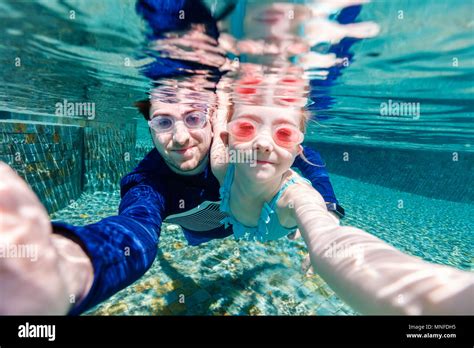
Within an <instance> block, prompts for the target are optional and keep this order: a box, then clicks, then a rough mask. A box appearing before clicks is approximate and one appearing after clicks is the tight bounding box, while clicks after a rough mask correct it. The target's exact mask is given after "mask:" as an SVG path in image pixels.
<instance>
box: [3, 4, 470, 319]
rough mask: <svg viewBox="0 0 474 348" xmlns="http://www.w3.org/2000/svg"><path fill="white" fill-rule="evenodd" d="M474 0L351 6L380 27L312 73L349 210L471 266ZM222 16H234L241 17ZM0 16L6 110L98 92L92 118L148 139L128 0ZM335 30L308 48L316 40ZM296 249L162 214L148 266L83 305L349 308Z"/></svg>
mask: <svg viewBox="0 0 474 348" xmlns="http://www.w3.org/2000/svg"><path fill="white" fill-rule="evenodd" d="M217 6H222V5H221V3H218V4H217ZM473 6H474V5H473V3H472V2H471V1H467V0H466V1H463V0H456V1H452V2H449V3H444V2H442V1H438V0H432V1H424V2H413V1H412V2H409V1H374V2H372V3H370V4H367V5H364V6H363V8H362V11H361V13H360V15H359V16H358V20H360V21H374V22H376V23H377V24H378V25H379V27H380V33H379V34H378V35H377V36H376V37H373V38H370V39H365V40H361V41H358V42H356V43H355V44H354V45H353V46H351V48H350V50H349V52H350V54H351V55H352V56H353V58H352V60H351V62H350V64H349V66H347V67H346V68H345V69H344V70H343V72H342V74H341V75H340V76H338V78H337V79H336V80H335V81H334V82H333V83H331V84H325V83H323V82H321V83H317V82H318V80H317V79H316V77H314V76H313V77H312V78H313V82H312V92H311V95H312V96H313V99H314V100H315V101H316V102H317V101H319V100H320V99H324V98H322V96H323V97H327V98H329V102H327V103H326V102H325V103H320V104H319V106H318V109H317V112H315V115H314V116H315V119H316V120H317V121H318V123H317V124H316V123H314V124H312V125H311V126H310V128H309V130H308V133H307V137H306V139H307V142H308V143H309V144H311V146H314V147H315V148H316V149H318V150H319V151H321V153H322V155H323V157H324V158H325V160H326V162H327V163H328V169H329V171H330V173H331V180H332V183H333V186H334V188H335V191H336V194H337V197H338V199H339V201H340V202H341V203H342V205H343V206H344V208H345V209H346V212H347V217H346V218H345V219H344V221H343V223H344V224H348V225H354V226H357V227H360V228H362V229H364V230H366V231H367V232H370V233H373V234H374V235H376V236H378V237H380V238H382V239H383V240H385V241H387V242H388V243H390V244H392V245H394V246H395V247H397V248H399V249H401V250H403V251H405V252H407V253H409V254H412V255H415V256H418V257H421V258H423V259H425V260H427V261H431V262H435V263H440V264H447V265H451V266H454V267H457V268H460V269H465V270H472V269H473V256H474V253H473V252H472V245H474V243H473V242H474V237H473V226H474V223H473V216H474V205H473V202H474V192H473V190H472V188H471V187H470V186H472V184H470V183H472V182H473V175H472V173H473V172H474V171H473V169H474V168H473V167H474V160H473V159H474V155H473V152H474V151H473V147H472V140H473V135H474V134H473V127H472V114H473V111H474V106H473V100H472V96H473V92H474V89H473V83H472V82H473V80H474V35H473V34H474V17H473V15H472V13H474V11H473V10H474V9H473ZM71 11H74V14H75V16H74V19H71ZM400 11H403V13H402V14H401V13H400ZM242 19H243V18H240V20H242ZM231 20H232V21H234V22H232V25H233V26H235V23H236V21H237V24H238V20H239V18H237V19H234V18H233V17H232V19H231ZM0 21H1V22H2V24H1V25H0V37H1V40H0V62H1V64H2V67H3V68H2V73H1V75H2V84H1V86H0V118H6V119H13V120H22V121H26V122H32V121H34V122H40V123H41V122H49V123H55V124H70V123H71V122H76V121H77V122H83V120H72V119H70V118H65V117H59V116H56V115H55V105H56V103H57V102H58V101H62V100H63V99H68V100H71V101H94V102H95V103H96V110H95V112H96V114H97V119H96V120H97V122H99V123H102V122H103V123H107V122H110V123H113V122H124V123H132V124H133V125H134V127H135V128H136V140H135V144H136V146H135V153H134V159H136V160H139V159H141V158H143V155H144V154H145V153H146V151H147V150H149V149H150V148H151V141H150V138H149V134H148V130H147V128H146V124H145V122H144V121H143V120H142V118H141V116H138V115H137V113H136V111H135V108H134V107H133V102H134V101H136V100H140V99H143V97H144V93H145V92H146V91H147V89H148V86H149V82H148V81H147V79H145V78H144V77H143V76H141V75H140V74H139V73H138V71H137V67H139V66H142V65H144V64H145V63H147V62H148V61H149V57H147V56H146V55H144V54H142V52H143V47H144V44H145V39H144V33H145V31H146V26H145V24H144V23H143V21H142V20H141V19H140V18H139V17H138V16H137V15H136V13H135V11H134V2H133V1H112V0H109V1H101V2H94V5H91V2H90V1H86V0H84V1H48V0H44V1H37V2H31V1H21V2H15V1H0ZM243 34H244V35H245V33H243ZM247 34H248V33H247ZM329 46H330V45H327V44H326V45H325V44H324V43H322V44H319V45H318V46H316V47H314V48H313V49H314V51H316V52H319V53H325V52H328V50H329ZM137 52H140V54H137ZM16 58H20V62H21V64H20V65H19V66H16V65H15V62H16V61H15V59H16ZM316 70H317V71H319V70H324V69H316ZM323 81H324V80H323ZM318 98H319V99H318ZM389 100H391V101H392V102H405V103H408V102H412V103H419V107H420V109H419V110H420V112H419V114H418V115H409V116H400V117H398V116H396V115H395V116H394V115H389V116H387V115H381V107H382V104H383V103H389ZM7 145H8V144H5V143H2V144H1V146H2V147H1V149H2V151H4V149H5V148H6V146H7ZM346 153H347V156H348V160H347V161H346V160H345V159H344V158H345V157H347V156H346ZM2 154H3V153H2ZM102 170H103V171H111V170H112V169H110V168H109V167H107V166H105V167H103V169H102ZM118 204H119V194H118V190H117V189H116V188H111V189H110V190H107V191H96V190H94V189H89V190H85V192H83V193H82V195H81V196H80V197H79V198H77V199H75V200H74V202H73V204H71V205H69V206H67V207H65V208H63V209H61V210H58V211H56V212H54V213H51V217H52V218H53V219H59V220H63V221H67V222H70V223H74V224H78V225H81V224H88V223H92V222H95V221H98V220H100V219H101V218H102V217H106V216H110V215H113V214H115V213H116V212H117V207H118ZM304 257H305V248H304V244H303V241H301V240H297V241H290V240H286V239H283V240H280V241H277V242H271V243H268V245H262V244H254V243H246V242H239V243H237V242H235V241H234V240H232V239H231V238H228V239H225V240H216V241H212V242H209V243H207V244H204V245H202V246H199V247H188V246H187V245H186V242H185V240H184V237H183V236H182V234H181V233H180V228H179V227H178V226H175V225H166V226H165V227H164V231H163V233H162V235H161V241H160V252H159V256H158V257H157V259H156V261H155V263H154V265H153V266H152V268H151V269H150V270H149V271H148V272H147V273H146V275H145V276H144V277H143V278H142V279H140V280H138V281H137V282H135V283H134V284H133V285H131V286H130V287H128V288H126V289H124V290H122V291H120V292H119V293H117V294H116V295H114V296H113V297H112V298H110V299H109V300H107V301H105V302H104V303H102V304H100V305H98V306H97V307H96V308H94V309H92V310H90V311H88V312H87V313H86V314H89V315H121V314H132V315H135V314H165V315H166V314H168V315H169V314H187V315H196V314H216V315H247V314H250V315H274V314H281V315H346V314H349V315H353V314H356V313H355V312H354V311H353V310H352V309H351V308H349V307H348V306H347V305H346V304H344V303H343V302H342V301H341V300H340V299H338V297H337V296H336V295H335V294H334V292H333V291H332V290H331V289H330V288H329V287H328V286H327V285H326V284H325V283H324V281H323V280H322V279H321V278H320V277H319V276H318V275H317V274H315V275H306V274H305V273H304V272H303V271H302V270H301V263H302V261H303V259H304ZM316 272H317V270H316ZM181 295H184V296H185V298H186V301H185V303H184V304H183V303H181V302H180V296H181Z"/></svg>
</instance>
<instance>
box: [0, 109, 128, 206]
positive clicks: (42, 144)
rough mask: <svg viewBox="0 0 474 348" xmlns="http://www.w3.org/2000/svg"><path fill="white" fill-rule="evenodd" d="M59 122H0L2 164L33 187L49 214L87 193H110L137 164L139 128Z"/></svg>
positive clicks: (122, 125)
mask: <svg viewBox="0 0 474 348" xmlns="http://www.w3.org/2000/svg"><path fill="white" fill-rule="evenodd" d="M74 123H76V124H55V123H48V122H37V121H31V120H25V119H15V115H10V118H7V117H5V113H4V114H3V117H2V119H0V160H1V161H4V162H6V163H7V164H9V165H10V166H11V167H12V168H13V169H15V170H16V172H17V173H18V174H19V175H20V176H21V177H23V178H24V179H25V180H26V182H27V183H28V184H29V185H30V186H31V187H32V189H33V191H35V193H36V194H37V195H38V197H39V198H40V200H41V201H42V202H43V204H44V205H45V207H46V209H47V210H48V212H49V213H52V212H54V211H57V210H59V209H61V208H63V207H65V206H67V205H69V204H73V203H74V201H75V200H76V199H77V198H78V197H79V196H80V194H81V193H82V192H83V191H91V192H95V191H110V190H113V189H116V188H118V186H119V183H120V179H121V178H122V177H123V175H124V174H126V173H127V172H129V171H130V170H131V169H132V168H133V167H134V165H135V164H136V161H135V141H136V124H135V122H131V123H124V124H120V123H99V122H89V121H81V122H74Z"/></svg>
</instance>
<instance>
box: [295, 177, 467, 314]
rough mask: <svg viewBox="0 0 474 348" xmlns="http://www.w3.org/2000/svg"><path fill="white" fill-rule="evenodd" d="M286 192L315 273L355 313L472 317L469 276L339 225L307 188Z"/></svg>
mask: <svg viewBox="0 0 474 348" xmlns="http://www.w3.org/2000/svg"><path fill="white" fill-rule="evenodd" d="M288 193H289V195H290V197H289V199H290V201H292V202H293V206H294V210H293V214H294V215H295V219H296V221H297V223H298V227H299V229H300V231H301V234H302V236H303V238H304V240H305V242H306V245H307V247H308V251H309V254H310V258H311V264H312V265H313V267H314V270H315V272H317V273H318V274H319V275H320V276H321V277H322V278H323V279H324V280H325V281H326V282H327V283H328V284H329V286H330V287H331V288H332V289H333V290H334V291H335V292H336V293H337V294H338V295H339V296H340V297H341V298H342V299H343V300H344V301H345V302H347V303H348V304H349V305H350V306H352V307H353V308H354V309H355V310H357V311H359V312H360V313H363V314H409V315H419V314H422V315H430V314H468V315H472V314H474V301H473V298H474V275H473V274H472V273H470V272H466V271H461V270H458V269H456V268H452V267H448V266H442V265H437V264H432V263H428V262H425V261H423V260H421V259H419V258H417V257H413V256H409V255H407V254H404V253H402V252H401V251H399V250H397V249H395V248H394V247H392V246H391V245H389V244H388V243H386V242H384V241H382V240H381V239H379V238H377V237H375V236H373V235H371V234H369V233H367V232H365V231H363V230H361V229H358V228H355V227H352V226H340V225H339V224H338V222H337V221H336V219H335V218H333V217H332V216H331V215H330V213H328V211H327V209H326V206H325V204H324V200H323V198H322V197H321V195H320V194H319V193H318V192H316V191H315V190H314V189H312V188H310V187H309V186H307V185H294V187H291V188H290V189H289V190H288ZM394 228H395V227H394Z"/></svg>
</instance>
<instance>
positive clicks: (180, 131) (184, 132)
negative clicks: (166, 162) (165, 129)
mask: <svg viewBox="0 0 474 348" xmlns="http://www.w3.org/2000/svg"><path fill="white" fill-rule="evenodd" d="M189 138H190V135H189V131H188V127H186V126H185V125H184V123H182V122H177V123H176V124H175V126H174V129H173V141H174V142H175V143H177V144H179V145H184V144H186V142H188V140H189Z"/></svg>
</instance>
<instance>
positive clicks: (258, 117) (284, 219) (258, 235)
mask: <svg viewBox="0 0 474 348" xmlns="http://www.w3.org/2000/svg"><path fill="white" fill-rule="evenodd" d="M289 81H290V82H291V83H290V84H289V87H288V88H289V89H290V90H292V91H297V90H300V91H301V88H300V87H301V84H298V82H297V81H298V79H297V78H294V77H288V76H283V77H281V76H280V77H279V76H277V75H275V74H274V75H269V76H266V77H265V78H264V77H263V76H258V75H255V74H254V75H250V76H247V77H246V78H244V79H242V80H240V81H239V82H238V83H237V85H236V86H235V87H234V88H233V95H232V97H233V101H232V102H229V97H228V94H227V93H226V92H225V91H224V90H223V88H220V90H219V91H218V96H219V98H220V104H221V106H220V108H219V111H218V113H217V117H216V119H215V120H214V125H213V126H214V137H215V138H214V141H213V145H212V148H211V166H212V168H213V172H214V175H215V176H216V178H217V179H218V180H219V183H220V185H221V190H220V193H221V200H222V201H221V210H222V211H224V212H226V213H227V214H228V217H227V218H226V219H225V221H224V222H225V223H227V224H232V225H233V229H234V235H235V237H236V238H238V239H239V238H242V239H247V240H256V241H262V242H264V241H268V240H275V239H278V238H280V237H282V236H285V235H288V234H289V233H292V232H294V231H296V229H297V228H298V229H299V231H300V233H301V235H302V237H303V238H304V241H305V243H306V245H307V247H308V251H309V254H310V260H311V264H312V266H313V268H314V269H315V270H316V271H317V272H318V273H319V274H320V275H321V277H322V278H323V279H324V280H325V281H326V282H327V283H328V284H329V286H331V288H332V289H334V290H335V291H336V293H337V294H338V295H339V296H340V297H341V298H342V299H343V300H344V301H346V302H347V303H348V304H349V305H351V306H352V307H353V308H354V309H356V310H357V311H359V312H361V313H364V314H424V315H426V314H471V315H472V314H473V313H474V304H473V303H474V302H473V301H472V298H474V276H473V275H472V273H469V272H465V271H461V270H458V269H455V268H451V267H447V266H442V265H435V264H430V263H427V262H425V261H423V260H421V259H419V258H416V257H413V256H409V255H406V254H404V253H402V252H400V251H398V250H397V249H395V248H393V247H392V246H390V245H389V244H387V243H385V242H383V241H382V240H380V239H378V238H377V237H374V236H373V235H371V234H369V233H367V232H365V231H363V230H360V229H358V228H355V227H351V226H340V225H339V220H338V219H337V218H336V217H335V216H333V215H332V214H331V213H330V212H328V210H327V209H326V205H325V202H324V200H323V198H322V197H321V195H320V194H319V193H318V192H317V191H316V190H314V189H313V188H312V187H311V185H310V184H309V183H308V182H307V181H306V180H305V179H303V178H301V177H300V176H299V175H298V174H297V173H296V172H294V171H293V170H291V169H290V166H291V164H292V163H293V161H294V160H295V158H296V156H298V155H303V154H302V147H301V143H302V142H303V139H304V135H303V134H304V131H305V126H306V122H307V121H308V114H307V113H305V112H304V111H303V108H302V104H304V101H305V100H304V98H293V97H289V93H282V90H281V88H282V86H285V84H286V85H288V82H289ZM295 81H296V82H295ZM273 86H279V87H277V88H274V87H273ZM288 88H287V89H286V90H287V91H288ZM278 89H280V91H277V90H278ZM235 153H242V154H245V155H246V156H247V157H245V156H230V155H229V154H235ZM249 154H250V157H252V156H253V158H250V160H249V161H235V160H232V159H233V158H234V159H235V158H238V159H239V158H240V159H241V158H249ZM341 251H342V252H343V253H342V254H343V255H344V257H341V256H340V255H341Z"/></svg>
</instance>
